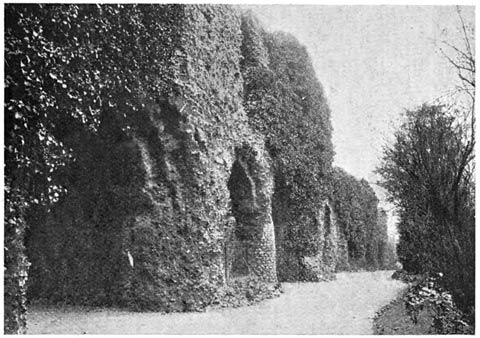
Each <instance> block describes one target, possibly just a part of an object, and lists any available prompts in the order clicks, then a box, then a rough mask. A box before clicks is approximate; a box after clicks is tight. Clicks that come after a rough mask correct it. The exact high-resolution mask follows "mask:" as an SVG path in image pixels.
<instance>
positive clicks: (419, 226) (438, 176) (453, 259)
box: [379, 105, 475, 312]
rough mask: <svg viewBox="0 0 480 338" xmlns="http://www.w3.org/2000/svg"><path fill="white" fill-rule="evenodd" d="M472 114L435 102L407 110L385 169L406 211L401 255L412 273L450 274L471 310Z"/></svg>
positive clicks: (391, 189)
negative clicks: (437, 104)
mask: <svg viewBox="0 0 480 338" xmlns="http://www.w3.org/2000/svg"><path fill="white" fill-rule="evenodd" d="M465 116H468V114H465V113H464V112H463V111H457V110H455V109H447V108H445V107H443V106H435V105H434V106H430V105H424V106H422V107H420V108H419V109H417V110H412V111H407V112H406V114H405V119H404V122H403V124H402V125H401V126H400V128H399V129H398V130H397V132H396V133H395V141H394V143H393V145H391V146H389V147H388V148H387V149H386V150H385V153H384V158H383V162H382V165H381V167H380V168H379V172H380V173H381V174H382V176H383V178H384V182H383V185H384V187H385V188H386V189H387V190H388V191H389V193H390V198H391V201H392V202H394V203H395V204H396V206H397V208H398V210H399V217H400V222H399V224H398V229H399V233H400V242H399V244H398V255H399V258H400V260H401V262H402V264H403V266H404V268H405V270H407V271H409V272H413V273H421V272H431V273H436V272H441V273H443V274H444V275H445V277H444V279H443V282H444V283H445V285H446V287H447V289H449V290H451V292H452V294H453V295H454V298H455V300H456V301H457V302H458V303H459V305H460V306H461V307H462V308H463V309H464V310H467V311H469V312H470V311H471V310H472V309H473V306H474V299H475V297H474V295H475V206H474V181H473V172H474V171H473V169H474V162H473V158H474V152H473V149H474V144H475V142H474V134H473V130H472V129H470V127H471V126H470V125H469V124H467V125H465V123H464V118H465ZM472 126H473V125H472Z"/></svg>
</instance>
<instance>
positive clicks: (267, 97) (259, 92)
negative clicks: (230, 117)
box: [241, 14, 333, 280]
mask: <svg viewBox="0 0 480 338" xmlns="http://www.w3.org/2000/svg"><path fill="white" fill-rule="evenodd" d="M242 32H243V35H244V36H243V44H242V53H243V56H244V59H243V62H242V64H241V67H242V74H243V77H244V81H245V84H244V107H245V110H246V112H247V114H248V117H249V122H250V124H251V125H252V126H253V127H254V128H255V130H257V131H259V132H261V133H262V134H263V135H265V138H266V147H267V150H268V152H269V154H270V156H271V157H272V160H273V164H274V175H275V193H274V201H273V214H274V215H273V216H274V220H275V218H276V219H277V220H278V219H279V218H281V222H282V224H284V226H279V225H278V223H280V222H277V224H276V236H277V239H279V238H281V243H279V245H281V246H282V248H279V249H277V251H278V252H281V254H279V255H278V257H277V263H278V264H279V269H278V270H279V272H278V273H279V276H280V279H281V280H298V279H300V280H309V279H311V278H313V279H315V278H318V277H314V276H311V275H310V274H309V273H308V272H307V271H306V270H305V266H304V265H303V262H302V259H303V258H302V257H306V256H314V255H317V254H318V252H319V243H321V242H322V240H321V238H322V236H323V235H322V234H318V233H317V232H318V231H316V228H315V219H314V215H315V213H316V212H317V210H319V209H321V208H323V204H322V203H323V201H324V200H325V198H326V197H327V194H328V191H327V188H326V187H327V184H326V183H327V182H328V173H329V171H330V169H331V164H332V160H333V146H332V143H331V132H332V127H331V122H330V109H329V107H328V104H327V99H326V97H325V94H324V92H323V89H322V86H321V84H320V83H319V82H318V80H317V78H316V77H315V71H314V69H313V66H312V63H311V60H310V57H309V55H308V53H307V51H306V48H305V47H304V46H302V45H301V44H300V43H299V42H298V41H297V40H296V39H295V38H294V37H292V36H291V35H288V34H285V33H281V32H276V33H268V32H266V31H265V30H264V29H263V28H262V27H261V26H260V24H259V23H258V21H257V20H256V18H254V17H253V16H252V15H250V14H247V15H246V16H244V17H243V19H242ZM282 206H283V207H282ZM278 213H281V214H282V215H281V216H279V215H278ZM306 215H311V216H309V217H306ZM319 236H320V237H319Z"/></svg>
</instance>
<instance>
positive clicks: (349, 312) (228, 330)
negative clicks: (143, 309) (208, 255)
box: [28, 271, 406, 334]
mask: <svg viewBox="0 0 480 338" xmlns="http://www.w3.org/2000/svg"><path fill="white" fill-rule="evenodd" d="M392 273H393V271H375V272H344V273H338V274H337V280H335V281H332V282H325V283H283V289H284V290H285V293H283V294H282V295H281V296H280V297H279V298H275V299H270V300H266V301H263V302H261V303H259V304H256V305H253V306H249V307H241V308H226V309H212V310H210V311H207V312H204V313H198V312H195V313H191V312H190V313H171V314H159V313H138V312H128V311H122V310H111V309H94V310H92V309H85V308H81V307H68V308H58V307H33V308H32V309H31V310H30V311H29V316H28V334H45V333H49V334H52V333H53V334H59V333H61V334H82V333H87V334H373V328H372V325H373V317H374V315H375V312H376V311H378V310H380V308H381V307H382V306H384V305H386V304H388V303H389V302H390V301H391V300H393V299H394V298H395V297H396V296H397V295H398V293H399V292H400V291H401V290H403V289H404V288H406V284H404V283H402V282H400V281H397V280H392V279H391V278H390V276H391V275H392Z"/></svg>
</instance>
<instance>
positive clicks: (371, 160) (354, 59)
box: [242, 5, 474, 235]
mask: <svg viewBox="0 0 480 338" xmlns="http://www.w3.org/2000/svg"><path fill="white" fill-rule="evenodd" d="M242 7H244V8H249V9H252V10H253V12H254V13H255V14H256V15H257V17H258V18H259V19H260V21H261V22H262V23H263V24H264V26H265V27H266V28H267V30H268V31H276V30H281V31H284V32H288V33H291V34H292V35H294V36H295V37H296V38H297V39H298V40H299V41H300V42H301V43H302V44H303V45H305V46H306V47H307V50H308V52H309V54H310V57H311V59H312V62H313V66H314V68H315V71H316V74H317V78H318V79H319V80H320V82H321V83H322V85H323V87H324V90H325V92H326V96H327V99H328V101H329V106H330V108H331V111H332V115H331V118H332V125H333V140H332V141H333V144H334V149H335V152H336V155H335V160H334V165H336V166H340V167H342V168H344V169H345V170H346V171H347V172H349V173H350V174H352V175H354V176H356V177H357V178H365V179H367V180H368V181H369V182H371V183H374V182H376V181H377V180H378V179H379V177H377V176H376V175H375V174H374V173H373V170H374V169H375V167H376V166H377V165H378V163H379V159H380V157H381V154H382V145H384V144H385V143H387V142H388V141H391V135H392V131H393V130H394V126H395V125H398V123H399V121H400V114H401V112H402V111H404V109H405V108H409V109H411V108H415V107H417V106H419V105H421V104H422V103H424V102H431V101H433V100H435V99H437V98H439V97H440V96H443V95H445V94H446V93H448V92H449V91H451V90H452V89H453V88H454V87H455V85H456V84H457V81H458V79H457V75H456V72H455V70H454V69H453V67H452V66H450V64H449V63H448V62H447V61H446V60H445V58H444V57H443V56H442V55H441V54H440V53H439V48H438V46H439V45H440V41H441V40H444V39H446V38H448V41H450V42H452V43H454V44H456V45H461V44H462V40H461V38H462V36H461V34H460V30H459V29H460V27H461V23H460V19H459V16H458V14H457V12H456V8H455V7H454V6H380V5H378V6H321V5H296V6H293V5H258V6H242ZM460 9H461V12H462V16H463V17H464V19H465V20H466V21H467V22H469V23H473V22H474V7H472V6H470V7H461V8H460ZM374 188H375V190H376V192H377V196H378V197H379V198H380V199H381V200H382V201H383V200H384V198H385V196H384V194H383V192H382V191H381V189H380V188H378V187H375V186H374ZM381 205H383V206H384V207H386V208H387V209H391V206H389V205H386V204H384V203H381ZM390 216H391V215H390ZM393 223H394V219H393V218H392V217H390V234H391V235H393V233H394V226H393Z"/></svg>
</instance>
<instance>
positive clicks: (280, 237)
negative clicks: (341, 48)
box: [28, 6, 338, 311]
mask: <svg viewBox="0 0 480 338" xmlns="http://www.w3.org/2000/svg"><path fill="white" fill-rule="evenodd" d="M241 22H242V18H241V15H240V14H239V13H238V11H237V10H235V9H232V8H231V7H228V6H183V9H182V18H181V20H179V23H178V27H176V30H177V32H178V34H177V36H175V37H174V39H175V40H174V43H173V46H172V47H170V48H172V50H171V53H170V54H171V57H170V59H169V60H168V62H169V71H170V74H169V76H170V78H171V80H170V86H171V89H172V90H171V91H170V93H169V94H167V95H165V96H161V97H159V98H157V99H156V100H154V101H149V100H147V99H145V109H144V110H143V111H142V112H140V113H139V118H138V121H137V123H138V126H137V128H136V129H135V130H136V132H135V133H134V135H133V136H131V137H122V138H121V140H120V141H114V142H113V143H111V144H110V146H109V148H108V149H107V148H106V149H105V151H104V153H102V156H100V157H98V158H96V160H95V161H93V163H90V164H88V165H86V166H85V168H86V169H82V170H85V171H86V172H84V174H87V176H88V175H92V176H90V178H89V179H91V180H97V181H98V182H103V181H105V182H109V184H108V185H105V186H104V187H103V188H99V189H104V191H102V192H100V193H98V196H97V195H96V194H97V193H96V192H94V191H87V190H86V188H84V187H83V186H82V185H81V183H79V184H78V185H77V186H75V187H73V188H72V189H71V190H70V193H69V195H68V196H67V197H66V199H65V200H64V201H62V202H60V203H59V206H58V207H57V208H56V209H55V210H53V211H52V212H51V213H49V214H48V215H46V216H45V220H44V221H42V223H44V224H43V225H39V226H38V227H37V228H36V230H32V233H30V234H29V235H28V241H29V242H28V250H29V256H30V257H31V260H32V261H33V265H32V268H31V279H30V290H29V293H30V294H31V296H32V297H33V298H35V297H39V298H42V297H43V298H49V297H50V295H57V296H58V297H57V298H56V299H53V301H58V300H60V299H62V300H67V301H68V302H70V303H75V304H83V303H85V304H107V305H108V304H112V305H121V306H128V307H133V308H139V309H151V310H162V311H187V310H196V309H201V308H204V307H205V306H207V305H209V304H211V302H212V299H214V298H215V297H216V296H215V295H216V294H218V292H219V290H222V289H223V288H225V287H228V285H231V284H232V283H233V282H234V281H236V280H242V279H244V280H250V281H251V280H255V281H256V282H257V283H259V284H256V285H267V286H268V285H275V284H277V283H278V282H281V281H294V280H324V279H329V278H331V277H332V274H333V272H334V271H335V265H336V242H337V240H336V238H337V231H338V230H337V227H336V223H335V216H334V214H333V209H332V206H331V205H330V203H329V201H328V199H325V200H324V202H323V203H321V204H319V205H318V208H317V211H316V212H315V213H314V214H313V215H312V214H308V215H307V214H305V215H301V217H303V218H304V219H303V221H302V222H303V223H307V224H309V226H310V227H311V229H312V231H313V233H314V234H316V235H315V236H316V237H315V243H316V244H315V245H316V246H315V250H314V251H313V252H312V253H311V254H309V255H308V256H307V255H306V256H292V254H290V253H289V252H287V251H286V250H285V248H284V240H285V229H286V228H287V227H289V226H290V224H291V223H292V222H295V220H288V221H287V220H286V218H284V217H283V216H284V214H285V213H286V212H287V211H288V210H289V208H291V207H290V205H289V202H288V198H285V196H279V195H278V192H275V179H274V178H275V175H274V172H273V168H272V164H271V163H272V160H271V157H270V154H269V153H268V151H267V148H266V146H265V137H264V135H263V134H262V133H260V132H259V131H257V130H255V129H254V128H252V127H251V125H250V123H249V117H248V116H247V114H246V113H245V110H244V108H243V100H244V98H243V79H242V70H241V67H240V64H241V60H242V58H243V56H242V52H241V50H240V47H241V45H242V31H241ZM264 53H265V52H264ZM105 128H111V127H110V126H106V127H105ZM82 137H83V136H82V135H72V136H71V138H72V140H73V139H75V140H77V141H75V142H78V140H79V139H80V140H82ZM72 142H73V141H72ZM102 142H103V141H102V139H101V136H100V138H99V139H98V143H99V144H102ZM67 144H68V142H67ZM99 151H100V152H102V151H103V150H99ZM80 161H81V159H80ZM102 161H103V162H102ZM112 163H116V164H112ZM102 165H104V168H105V167H108V168H109V169H108V172H109V173H107V171H105V170H100V169H96V168H102ZM95 175H96V176H95ZM107 175H110V176H108V177H107ZM92 177H94V178H92ZM95 177H96V178H95ZM118 177H121V179H118V181H116V179H117V178H118ZM275 194H277V195H275ZM274 200H275V201H274ZM272 208H274V209H275V210H273V209H272ZM298 221H300V219H299V220H298ZM65 238H69V239H68V240H65ZM295 269H302V271H303V272H302V273H301V274H299V275H292V274H291V271H293V270H295ZM300 275H301V276H303V277H298V276H300Z"/></svg>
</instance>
